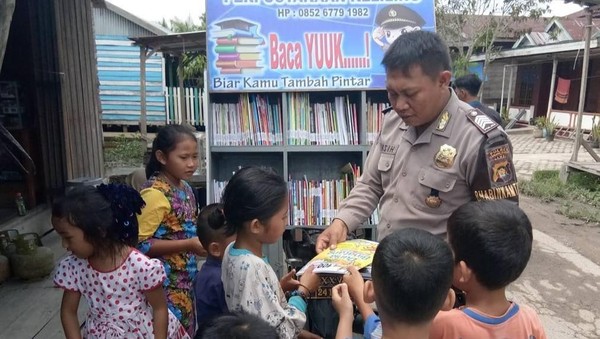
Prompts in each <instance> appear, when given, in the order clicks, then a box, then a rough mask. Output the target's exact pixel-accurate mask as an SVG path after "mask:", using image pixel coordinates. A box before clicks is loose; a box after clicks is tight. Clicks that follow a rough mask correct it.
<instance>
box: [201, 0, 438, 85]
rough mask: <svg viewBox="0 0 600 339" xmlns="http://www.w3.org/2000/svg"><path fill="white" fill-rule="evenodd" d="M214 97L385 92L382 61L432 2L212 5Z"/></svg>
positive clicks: (417, 26)
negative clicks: (391, 45) (374, 90)
mask: <svg viewBox="0 0 600 339" xmlns="http://www.w3.org/2000/svg"><path fill="white" fill-rule="evenodd" d="M206 19H207V52H206V53H207V58H208V66H207V67H208V76H209V80H208V83H209V91H211V92H261V91H299V90H303V91H304V90H336V89H340V90H341V89H344V90H350V89H352V90H361V89H384V88H385V72H384V69H383V67H382V66H381V60H382V59H383V54H384V52H385V51H386V50H387V48H388V47H389V46H390V44H391V43H392V42H393V41H394V40H395V39H396V38H397V37H398V36H400V35H402V34H403V33H406V32H411V31H414V30H428V31H434V30H435V13H434V0H207V1H206Z"/></svg>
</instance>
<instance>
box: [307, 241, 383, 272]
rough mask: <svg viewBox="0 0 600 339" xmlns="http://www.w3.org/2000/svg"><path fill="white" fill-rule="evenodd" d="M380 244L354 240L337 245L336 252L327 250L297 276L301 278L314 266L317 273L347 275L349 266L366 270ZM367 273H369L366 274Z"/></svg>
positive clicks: (311, 261) (312, 260) (313, 259)
mask: <svg viewBox="0 0 600 339" xmlns="http://www.w3.org/2000/svg"><path fill="white" fill-rule="evenodd" d="M378 244H379V243H377V242H375V241H370V240H365V239H353V240H348V241H344V242H342V243H339V244H337V246H336V248H335V249H334V250H331V249H329V248H328V249H326V250H324V251H323V252H321V253H319V254H317V255H316V256H315V257H314V258H312V259H311V260H310V261H309V262H308V263H307V264H306V265H304V267H302V268H301V269H300V270H299V271H298V272H297V273H296V275H298V276H300V275H302V274H303V273H304V271H306V269H307V268H308V267H310V266H311V265H314V266H315V268H314V272H315V273H326V274H345V273H347V272H348V271H347V269H346V268H347V267H348V266H355V267H356V268H357V269H359V270H361V269H365V268H367V267H369V266H371V263H372V262H373V256H374V255H375V249H377V245H378ZM365 273H367V272H365Z"/></svg>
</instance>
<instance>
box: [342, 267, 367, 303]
mask: <svg viewBox="0 0 600 339" xmlns="http://www.w3.org/2000/svg"><path fill="white" fill-rule="evenodd" d="M347 269H348V274H346V275H344V282H345V283H346V285H348V293H349V294H350V297H351V298H352V300H354V302H355V303H356V304H358V303H360V302H362V300H363V290H364V287H365V281H364V279H363V277H362V275H360V272H358V270H357V269H356V267H354V266H350V267H348V268H347Z"/></svg>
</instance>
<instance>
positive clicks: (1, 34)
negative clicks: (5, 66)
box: [0, 0, 15, 70]
mask: <svg viewBox="0 0 600 339" xmlns="http://www.w3.org/2000/svg"><path fill="white" fill-rule="evenodd" d="M14 11H15V0H0V70H2V62H3V61H4V53H5V52H6V44H7V43H8V33H9V32H10V23H11V21H12V16H13V13H14Z"/></svg>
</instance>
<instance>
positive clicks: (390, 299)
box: [332, 228, 454, 339]
mask: <svg viewBox="0 0 600 339" xmlns="http://www.w3.org/2000/svg"><path fill="white" fill-rule="evenodd" d="M452 268H453V262H452V252H451V251H450V247H449V246H448V244H446V243H445V242H444V240H442V239H441V238H439V237H437V236H435V235H433V234H431V233H429V232H427V231H424V230H420V229H414V228H407V229H402V230H399V231H396V232H394V233H392V234H390V235H388V236H387V237H385V238H384V239H383V240H382V241H381V243H379V245H378V246H377V250H376V251H375V256H374V258H373V265H372V269H371V275H372V278H373V281H372V282H371V281H367V282H366V283H364V282H363V278H362V277H361V275H360V273H359V272H358V271H357V270H356V268H353V267H350V268H349V272H350V274H348V275H346V276H344V282H345V283H343V284H340V285H337V286H335V287H334V288H333V291H332V292H333V296H332V301H333V305H334V307H335V308H336V310H337V311H338V313H339V314H340V322H339V324H338V331H337V336H336V338H337V339H346V338H352V320H353V308H352V302H351V301H350V297H352V299H354V302H355V303H356V306H357V308H358V310H359V311H360V313H361V315H362V317H363V319H364V320H365V325H364V337H365V338H429V327H430V325H431V322H432V320H433V318H434V317H435V315H436V314H437V312H438V311H439V310H440V309H441V308H447V309H450V308H451V307H452V305H453V304H454V293H453V291H452V290H451V288H450V286H451V285H452ZM372 302H375V303H376V304H377V309H378V310H379V315H380V317H381V322H380V319H379V317H378V316H376V315H375V313H374V312H373V310H372V309H371V308H370V306H369V305H368V303H372Z"/></svg>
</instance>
